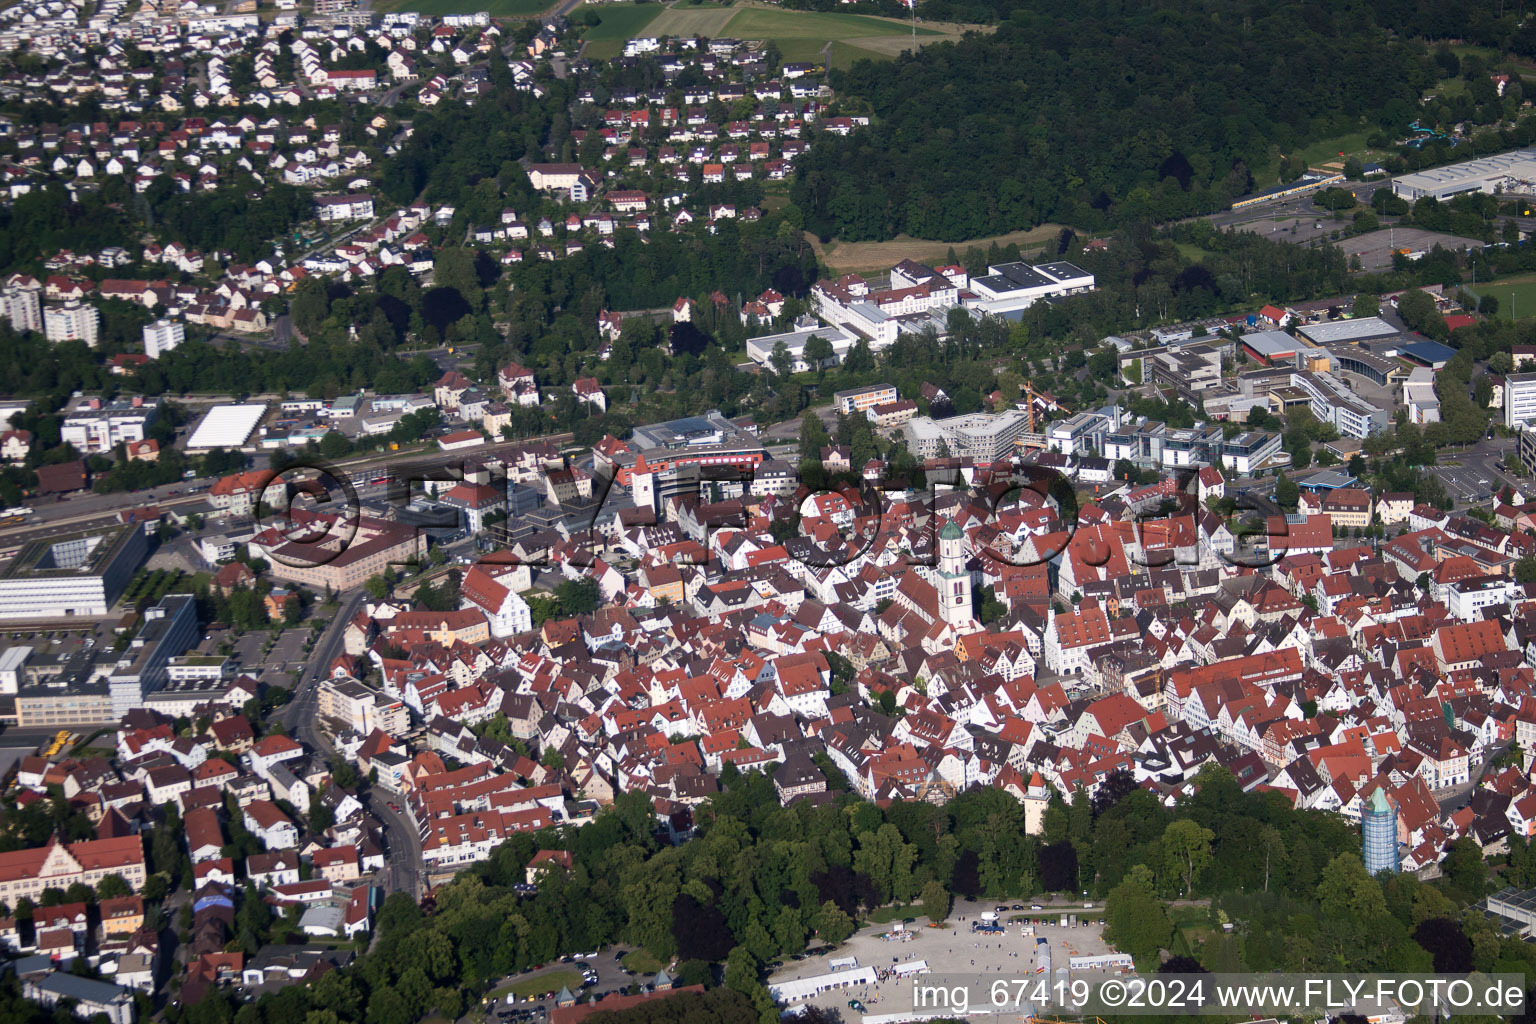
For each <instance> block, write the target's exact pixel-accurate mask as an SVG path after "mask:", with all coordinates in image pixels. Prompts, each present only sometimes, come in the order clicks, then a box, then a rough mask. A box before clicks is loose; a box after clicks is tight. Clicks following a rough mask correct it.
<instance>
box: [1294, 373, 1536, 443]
mask: <svg viewBox="0 0 1536 1024" xmlns="http://www.w3.org/2000/svg"><path fill="white" fill-rule="evenodd" d="M1532 379H1533V380H1536V374H1533V375H1532ZM1291 384H1292V386H1293V387H1295V388H1296V389H1297V390H1299V391H1300V392H1302V393H1303V394H1304V395H1305V396H1306V399H1307V405H1308V406H1309V407H1310V408H1311V410H1312V415H1313V416H1316V417H1317V418H1318V419H1319V420H1321V421H1322V422H1324V423H1331V424H1333V426H1334V429H1336V430H1337V431H1338V432H1339V433H1340V434H1342V435H1344V436H1345V437H1355V438H1367V437H1370V436H1371V435H1372V434H1377V433H1380V432H1381V431H1383V430H1386V429H1387V427H1388V426H1389V425H1390V424H1391V422H1392V418H1391V416H1390V415H1389V414H1388V411H1387V410H1386V409H1383V408H1382V407H1381V406H1379V405H1374V404H1372V403H1370V402H1368V401H1366V400H1365V399H1364V398H1361V397H1360V396H1359V395H1357V394H1356V393H1355V392H1354V391H1351V390H1350V389H1349V387H1348V385H1346V384H1345V383H1344V382H1343V381H1341V380H1340V379H1339V378H1338V377H1335V376H1334V375H1333V374H1331V373H1312V372H1310V371H1307V370H1297V371H1295V372H1294V373H1292V374H1291Z"/></svg>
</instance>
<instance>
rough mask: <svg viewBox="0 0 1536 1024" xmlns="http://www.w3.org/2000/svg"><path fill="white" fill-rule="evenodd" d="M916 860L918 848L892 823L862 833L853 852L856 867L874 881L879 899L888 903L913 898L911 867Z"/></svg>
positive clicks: (855, 868)
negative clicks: (857, 846)
mask: <svg viewBox="0 0 1536 1024" xmlns="http://www.w3.org/2000/svg"><path fill="white" fill-rule="evenodd" d="M916 863H917V847H916V846H914V845H912V844H911V843H908V842H904V841H903V840H902V837H901V830H900V829H898V828H897V827H896V826H895V825H893V824H891V823H890V822H886V823H885V824H884V825H881V826H880V827H879V828H878V829H876V830H875V831H873V832H865V833H862V834H861V835H860V836H859V848H858V850H857V851H856V852H855V853H854V855H853V867H854V870H855V871H860V872H863V873H864V874H866V875H868V876H869V877H870V879H871V880H873V881H874V883H875V888H876V889H878V890H879V892H880V899H881V900H882V902H886V903H889V902H890V901H891V900H896V901H897V902H902V903H904V902H906V901H907V900H910V899H911V898H912V867H913V865H914V864H916Z"/></svg>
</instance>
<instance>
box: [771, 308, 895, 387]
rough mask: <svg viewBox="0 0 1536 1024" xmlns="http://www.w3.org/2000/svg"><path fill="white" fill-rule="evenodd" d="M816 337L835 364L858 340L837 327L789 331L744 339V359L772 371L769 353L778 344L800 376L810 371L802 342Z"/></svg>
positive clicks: (840, 360) (846, 354)
mask: <svg viewBox="0 0 1536 1024" xmlns="http://www.w3.org/2000/svg"><path fill="white" fill-rule="evenodd" d="M876 312H878V310H877V311H876ZM893 323H894V321H893ZM817 337H819V338H825V339H826V340H827V341H828V342H829V343H830V344H831V345H832V358H833V359H834V360H836V362H838V363H841V362H842V361H843V360H844V359H846V358H847V357H848V353H849V352H851V351H853V346H854V345H856V344H857V343H858V340H859V339H858V337H857V336H856V335H855V334H854V333H853V332H852V331H849V330H846V329H845V328H843V327H840V326H837V325H833V326H831V327H813V328H810V329H808V330H802V331H790V332H788V333H787V334H765V335H763V336H762V337H760V338H748V339H747V358H748V359H751V360H752V361H753V362H754V363H756V364H757V365H759V366H764V367H767V368H769V369H772V368H773V350H774V349H775V348H777V347H778V345H779V344H780V343H781V342H782V343H783V345H784V349H785V351H786V352H788V353H789V357H790V358H791V359H792V360H793V361H794V365H793V369H792V372H794V373H803V372H805V371H806V370H809V369H811V368H812V367H811V366H810V364H809V363H807V362H806V361H805V343H806V342H808V341H810V340H811V339H812V338H817ZM870 347H871V348H873V347H874V346H873V345H871V346H870Z"/></svg>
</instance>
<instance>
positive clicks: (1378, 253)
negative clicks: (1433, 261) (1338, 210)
mask: <svg viewBox="0 0 1536 1024" xmlns="http://www.w3.org/2000/svg"><path fill="white" fill-rule="evenodd" d="M1437 245H1438V246H1440V247H1441V248H1443V249H1462V248H1468V249H1481V248H1482V247H1483V243H1482V242H1481V241H1479V240H1478V239H1476V238H1461V237H1459V236H1457V235H1444V234H1441V233H1440V232H1438V231H1425V230H1424V229H1423V228H1413V227H1405V226H1403V225H1401V224H1399V225H1397V226H1395V227H1393V228H1390V229H1388V228H1382V229H1381V230H1380V231H1371V232H1368V233H1367V234H1364V235H1356V236H1355V237H1353V238H1345V239H1342V240H1340V242H1339V248H1340V249H1343V250H1344V253H1345V255H1347V256H1359V257H1360V266H1361V268H1362V269H1364V270H1383V269H1386V268H1389V267H1391V266H1392V253H1394V252H1395V251H1397V250H1399V249H1407V250H1409V251H1410V252H1428V251H1429V250H1431V249H1433V248H1434V247H1435V246H1437Z"/></svg>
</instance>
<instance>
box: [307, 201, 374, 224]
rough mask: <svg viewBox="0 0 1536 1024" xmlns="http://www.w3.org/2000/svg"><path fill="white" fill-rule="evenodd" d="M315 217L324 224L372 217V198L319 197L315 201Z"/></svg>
mask: <svg viewBox="0 0 1536 1024" xmlns="http://www.w3.org/2000/svg"><path fill="white" fill-rule="evenodd" d="M315 216H316V217H318V218H319V219H320V220H321V221H326V222H330V221H338V220H363V219H366V218H368V217H372V216H373V196H369V195H346V196H321V197H320V198H319V199H316V200H315Z"/></svg>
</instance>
